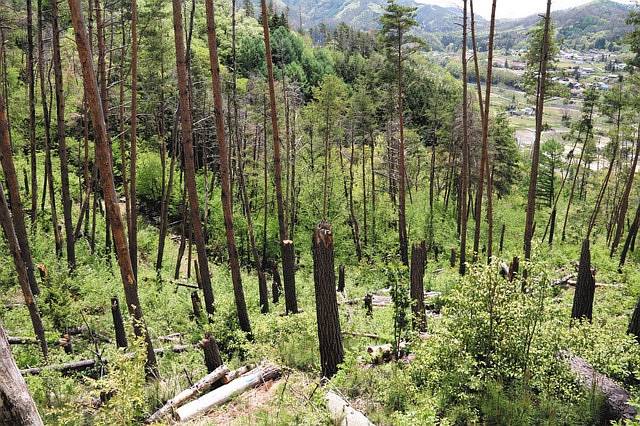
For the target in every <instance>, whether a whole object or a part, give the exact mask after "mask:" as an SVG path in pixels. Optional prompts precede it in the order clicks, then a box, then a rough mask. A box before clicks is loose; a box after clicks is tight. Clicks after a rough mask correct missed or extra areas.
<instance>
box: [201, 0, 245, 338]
mask: <svg viewBox="0 0 640 426" xmlns="http://www.w3.org/2000/svg"><path fill="white" fill-rule="evenodd" d="M205 6H206V9H207V39H208V42H209V65H210V68H211V85H212V87H213V99H214V107H213V114H214V116H215V123H216V139H217V142H218V153H219V159H220V180H221V185H222V191H221V197H222V213H223V216H224V228H225V231H226V237H227V250H228V252H229V266H230V268H231V281H232V282H233V295H234V299H235V303H236V311H237V314H238V322H239V324H240V329H242V331H244V332H245V333H248V334H251V323H250V322H249V313H248V311H247V305H246V303H245V300H244V290H243V289H242V278H241V276H240V262H239V261H238V250H237V248H236V238H235V234H234V230H233V211H232V206H231V201H232V200H231V198H232V195H231V176H230V175H231V171H230V168H229V161H228V156H229V153H230V150H229V149H228V147H227V140H226V136H225V130H224V118H223V116H222V86H221V84H220V68H219V63H218V46H217V38H216V24H215V10H214V6H213V0H205Z"/></svg>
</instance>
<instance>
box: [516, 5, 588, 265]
mask: <svg viewBox="0 0 640 426" xmlns="http://www.w3.org/2000/svg"><path fill="white" fill-rule="evenodd" d="M550 25H551V0H547V12H546V14H545V21H544V36H543V41H542V57H541V59H540V72H539V73H538V89H537V98H536V136H535V139H534V141H533V148H532V159H531V173H530V175H529V193H528V196H527V215H526V219H525V226H524V257H525V260H529V259H531V239H532V238H533V222H534V219H535V214H536V192H537V189H538V168H539V165H540V139H541V136H542V124H543V123H542V120H543V117H544V115H543V113H544V97H545V89H546V81H547V60H548V59H549V58H548V57H549V31H550ZM587 238H588V237H587Z"/></svg>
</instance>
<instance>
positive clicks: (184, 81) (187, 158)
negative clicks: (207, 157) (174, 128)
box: [172, 0, 214, 315]
mask: <svg viewBox="0 0 640 426" xmlns="http://www.w3.org/2000/svg"><path fill="white" fill-rule="evenodd" d="M180 3H181V2H180V0H172V4H173V29H174V37H175V46H176V68H177V72H178V91H179V95H180V99H179V100H180V124H181V127H182V147H183V148H182V155H183V159H184V169H185V170H184V174H185V181H186V186H187V192H188V194H189V211H190V213H191V227H192V229H193V235H194V238H195V242H196V250H197V252H198V264H199V266H200V275H201V279H202V289H203V292H204V299H205V309H206V310H207V313H208V314H210V315H213V313H214V298H213V289H212V287H211V276H210V272H209V262H208V259H207V251H206V247H205V242H204V233H203V229H202V222H201V220H200V204H199V202H198V191H197V188H196V170H195V162H194V157H193V125H192V118H191V108H190V106H189V89H188V76H187V59H186V53H185V43H184V30H183V26H182V10H181V4H180Z"/></svg>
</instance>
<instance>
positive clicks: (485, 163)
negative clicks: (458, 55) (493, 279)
mask: <svg viewBox="0 0 640 426" xmlns="http://www.w3.org/2000/svg"><path fill="white" fill-rule="evenodd" d="M495 22H496V0H493V3H492V6H491V26H490V29H489V47H488V52H489V53H488V57H487V79H486V81H485V90H486V94H485V97H484V102H485V104H484V107H483V108H482V109H481V113H482V154H481V157H480V170H478V187H477V189H476V208H475V230H474V235H473V256H474V258H476V257H477V256H478V248H479V245H480V228H481V225H482V196H483V191H484V178H485V175H486V176H487V186H489V185H488V183H489V181H490V179H491V177H490V176H489V169H490V168H491V167H490V165H489V108H490V107H491V82H492V81H491V80H492V72H493V38H494V34H495ZM473 32H475V31H473ZM473 38H474V39H475V37H473ZM474 44H475V43H474ZM474 47H475V46H474ZM474 50H475V48H474ZM474 57H477V52H474ZM476 66H477V58H476ZM476 72H478V70H477V68H476ZM476 79H477V80H478V84H479V81H480V75H476ZM481 99H482V98H481ZM487 192H488V191H487ZM487 195H488V194H487ZM489 211H490V210H489V209H487V213H489ZM487 220H488V222H489V223H491V228H492V229H491V232H493V218H492V217H491V215H490V214H488V215H487ZM489 239H490V240H491V242H492V243H493V238H492V237H490V238H489ZM491 252H492V248H491V247H490V246H488V247H487V255H488V259H489V261H491Z"/></svg>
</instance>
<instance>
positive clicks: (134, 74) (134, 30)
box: [127, 0, 138, 279]
mask: <svg viewBox="0 0 640 426" xmlns="http://www.w3.org/2000/svg"><path fill="white" fill-rule="evenodd" d="M130 126H131V142H130V143H131V146H130V150H131V158H130V166H131V167H130V173H131V175H130V177H129V212H130V216H129V226H128V228H127V229H128V230H129V255H130V256H131V266H132V267H133V274H134V276H135V278H136V279H138V196H137V170H136V169H137V164H138V135H137V126H138V1H137V0H131V120H130Z"/></svg>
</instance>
